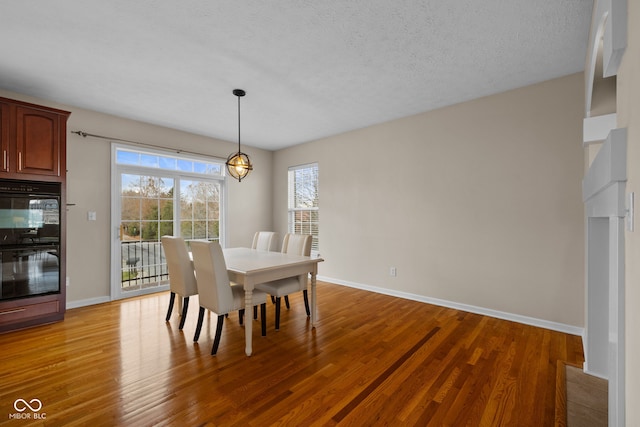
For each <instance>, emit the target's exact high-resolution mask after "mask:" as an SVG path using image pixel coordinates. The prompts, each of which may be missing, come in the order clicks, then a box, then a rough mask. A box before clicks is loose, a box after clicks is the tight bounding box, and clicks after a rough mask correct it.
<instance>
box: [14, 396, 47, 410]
mask: <svg viewBox="0 0 640 427" xmlns="http://www.w3.org/2000/svg"><path fill="white" fill-rule="evenodd" d="M31 405H33V406H31ZM13 407H14V408H15V410H16V411H18V412H24V411H26V410H27V408H29V409H31V412H38V411H39V410H40V409H42V402H41V401H40V399H31V400H30V401H29V402H27V401H26V400H24V399H17V400H16V401H15V402H13Z"/></svg>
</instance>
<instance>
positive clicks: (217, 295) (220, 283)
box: [191, 241, 267, 355]
mask: <svg viewBox="0 0 640 427" xmlns="http://www.w3.org/2000/svg"><path fill="white" fill-rule="evenodd" d="M191 254H192V255H193V266H194V268H195V271H196V278H197V280H198V291H199V292H198V298H199V300H200V312H199V313H198V324H197V326H196V333H195V335H194V336H193V341H194V342H197V341H198V338H200V330H201V329H202V321H203V319H204V312H205V309H206V310H211V311H213V312H214V313H216V314H217V315H218V324H217V326H216V335H215V338H214V340H213V347H212V348H211V354H212V355H215V354H216V353H217V352H218V345H219V344H220V336H221V334H222V325H223V324H224V318H225V315H226V314H228V313H230V312H232V311H236V310H238V311H240V312H241V313H242V312H243V311H244V307H245V301H244V287H243V286H242V285H239V284H236V283H232V282H230V281H229V275H228V273H227V265H226V263H225V260H224V253H223V252H222V248H221V247H220V244H219V243H218V242H205V241H193V242H191ZM266 297H267V295H266V294H265V293H264V292H262V291H259V290H254V291H253V305H254V306H257V305H260V315H261V322H262V336H265V335H266V334H267V326H266V325H267V322H266V318H267V314H266V313H267V308H266V304H265V300H266ZM241 316H242V314H241ZM241 318H242V317H241Z"/></svg>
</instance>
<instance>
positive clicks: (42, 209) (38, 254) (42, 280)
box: [0, 187, 60, 300]
mask: <svg viewBox="0 0 640 427" xmlns="http://www.w3.org/2000/svg"><path fill="white" fill-rule="evenodd" d="M43 188H45V189H48V187H43ZM29 190H30V191H25V192H20V191H11V192H0V261H1V262H0V277H1V278H2V286H1V289H0V300H8V299H14V298H24V297H28V296H37V295H45V294H50V293H58V292H60V267H59V256H60V254H59V252H60V196H59V195H56V194H50V192H49V191H47V192H43V191H42V189H40V188H32V187H29Z"/></svg>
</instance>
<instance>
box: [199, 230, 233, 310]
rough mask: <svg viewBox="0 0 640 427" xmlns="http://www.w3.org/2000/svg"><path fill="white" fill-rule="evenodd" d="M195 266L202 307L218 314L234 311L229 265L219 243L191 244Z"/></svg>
mask: <svg viewBox="0 0 640 427" xmlns="http://www.w3.org/2000/svg"><path fill="white" fill-rule="evenodd" d="M191 254H192V255H193V266H194V268H195V270H196V278H197V280H198V289H199V291H200V292H199V295H198V299H199V301H200V306H201V307H205V308H207V309H209V310H211V311H213V312H214V313H216V314H226V313H228V312H230V311H232V310H233V292H232V291H231V286H230V283H229V274H228V273H227V264H226V263H225V261H224V254H223V253H222V248H221V247H220V244H219V243H218V242H205V241H193V242H191Z"/></svg>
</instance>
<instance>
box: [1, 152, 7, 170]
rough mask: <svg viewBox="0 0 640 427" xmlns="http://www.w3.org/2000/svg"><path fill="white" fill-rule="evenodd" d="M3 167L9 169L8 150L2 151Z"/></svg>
mask: <svg viewBox="0 0 640 427" xmlns="http://www.w3.org/2000/svg"><path fill="white" fill-rule="evenodd" d="M2 169H3V170H7V169H8V168H7V150H3V151H2Z"/></svg>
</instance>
